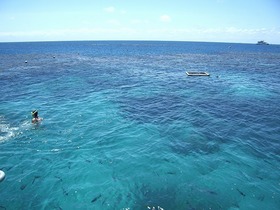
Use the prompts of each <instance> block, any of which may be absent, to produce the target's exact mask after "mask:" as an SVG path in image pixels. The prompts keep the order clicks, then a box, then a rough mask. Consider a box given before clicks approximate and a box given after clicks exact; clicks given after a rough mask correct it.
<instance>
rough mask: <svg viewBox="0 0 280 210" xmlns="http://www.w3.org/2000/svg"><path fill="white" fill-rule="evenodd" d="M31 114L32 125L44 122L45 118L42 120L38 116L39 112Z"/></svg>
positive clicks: (34, 111)
mask: <svg viewBox="0 0 280 210" xmlns="http://www.w3.org/2000/svg"><path fill="white" fill-rule="evenodd" d="M31 114H32V117H33V118H32V123H38V122H41V121H42V120H43V118H40V117H39V116H38V110H33V111H32V112H31Z"/></svg>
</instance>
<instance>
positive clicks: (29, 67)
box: [0, 41, 280, 210]
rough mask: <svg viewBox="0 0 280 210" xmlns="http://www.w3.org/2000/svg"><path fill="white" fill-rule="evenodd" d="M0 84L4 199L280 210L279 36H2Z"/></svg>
mask: <svg viewBox="0 0 280 210" xmlns="http://www.w3.org/2000/svg"><path fill="white" fill-rule="evenodd" d="M25 61H27V63H25ZM188 70H189V71H207V72H209V73H210V74H211V76H210V77H188V76H187V75H186V73H185V72H186V71H188ZM0 87H1V88H0V95H1V97H0V152H1V153H0V154H1V155H0V169H1V170H3V171H4V172H5V173H6V179H5V180H4V181H3V182H1V183H0V192H1V194H0V209H153V208H154V209H231V210H233V209H271V210H273V209H275V210H276V209H279V206H280V170H279V169H280V117H279V116H280V108H279V104H280V97H279V96H280V46H277V45H269V46H259V45H253V44H230V43H193V42H140V41H139V42H136V41H135V42H134V41H127V42H126V41H118V42H114V41H104V42H103V41H97V42H93V41H92V42H90V41H88V42H42V43H39V42H38V43H0ZM33 109H39V115H40V116H41V117H43V118H44V120H43V122H42V123H41V124H38V125H32V124H31V115H30V112H31V111H32V110H33Z"/></svg>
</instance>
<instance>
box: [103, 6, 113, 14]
mask: <svg viewBox="0 0 280 210" xmlns="http://www.w3.org/2000/svg"><path fill="white" fill-rule="evenodd" d="M104 11H105V12H108V13H113V12H115V11H116V8H115V7H106V8H104Z"/></svg>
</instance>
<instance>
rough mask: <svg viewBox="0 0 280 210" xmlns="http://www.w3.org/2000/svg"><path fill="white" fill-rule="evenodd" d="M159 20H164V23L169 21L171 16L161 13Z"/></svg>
mask: <svg viewBox="0 0 280 210" xmlns="http://www.w3.org/2000/svg"><path fill="white" fill-rule="evenodd" d="M160 21H161V22H165V23H167V22H170V21H171V17H170V16H169V15H162V16H160Z"/></svg>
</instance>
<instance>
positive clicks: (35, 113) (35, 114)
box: [31, 110, 38, 118]
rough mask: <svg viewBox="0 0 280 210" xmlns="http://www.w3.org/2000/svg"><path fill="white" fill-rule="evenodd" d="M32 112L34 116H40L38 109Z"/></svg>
mask: <svg viewBox="0 0 280 210" xmlns="http://www.w3.org/2000/svg"><path fill="white" fill-rule="evenodd" d="M31 114H32V117H35V118H36V117H38V110H33V111H32V112H31Z"/></svg>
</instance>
